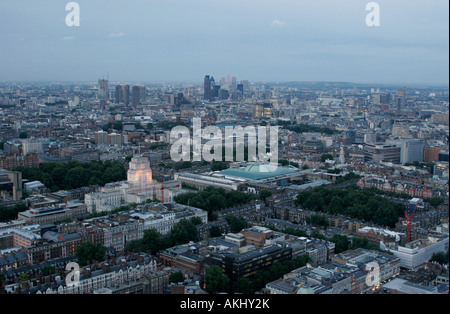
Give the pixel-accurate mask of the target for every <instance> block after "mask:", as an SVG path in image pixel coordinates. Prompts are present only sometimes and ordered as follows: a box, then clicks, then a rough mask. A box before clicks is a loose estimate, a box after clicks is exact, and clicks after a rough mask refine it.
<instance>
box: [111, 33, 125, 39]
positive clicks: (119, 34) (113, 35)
mask: <svg viewBox="0 0 450 314" xmlns="http://www.w3.org/2000/svg"><path fill="white" fill-rule="evenodd" d="M123 36H125V33H124V32H120V33H111V34H109V38H118V37H123Z"/></svg>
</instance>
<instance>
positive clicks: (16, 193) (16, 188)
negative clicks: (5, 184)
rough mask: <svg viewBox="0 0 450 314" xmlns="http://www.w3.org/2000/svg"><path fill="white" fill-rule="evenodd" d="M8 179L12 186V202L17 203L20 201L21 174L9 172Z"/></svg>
mask: <svg viewBox="0 0 450 314" xmlns="http://www.w3.org/2000/svg"><path fill="white" fill-rule="evenodd" d="M8 178H9V179H10V180H11V182H12V184H13V200H14V201H19V200H21V199H22V172H19V171H11V172H9V173H8Z"/></svg>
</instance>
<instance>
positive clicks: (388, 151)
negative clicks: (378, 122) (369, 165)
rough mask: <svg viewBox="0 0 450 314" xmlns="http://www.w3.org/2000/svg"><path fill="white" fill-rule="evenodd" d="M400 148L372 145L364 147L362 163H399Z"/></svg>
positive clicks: (391, 145) (382, 144)
mask: <svg viewBox="0 0 450 314" xmlns="http://www.w3.org/2000/svg"><path fill="white" fill-rule="evenodd" d="M400 150H401V148H400V147H398V146H396V145H395V144H384V143H373V144H365V145H364V161H365V162H368V161H373V162H376V163H380V162H392V163H394V164H398V163H400Z"/></svg>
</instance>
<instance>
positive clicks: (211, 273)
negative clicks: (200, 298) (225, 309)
mask: <svg viewBox="0 0 450 314" xmlns="http://www.w3.org/2000/svg"><path fill="white" fill-rule="evenodd" d="M229 289H230V278H229V277H228V276H227V275H226V274H225V273H224V272H223V270H222V268H221V267H219V266H217V265H213V266H211V267H209V268H208V270H207V271H206V273H205V290H206V292H208V293H210V294H215V293H217V292H228V291H229Z"/></svg>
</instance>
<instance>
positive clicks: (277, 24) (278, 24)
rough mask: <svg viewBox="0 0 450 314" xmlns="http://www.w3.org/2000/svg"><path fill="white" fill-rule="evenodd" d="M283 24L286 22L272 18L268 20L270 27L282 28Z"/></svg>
mask: <svg viewBox="0 0 450 314" xmlns="http://www.w3.org/2000/svg"><path fill="white" fill-rule="evenodd" d="M285 25H286V23H285V22H283V21H280V20H273V21H272V22H270V26H272V27H277V28H283V27H284V26H285Z"/></svg>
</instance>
